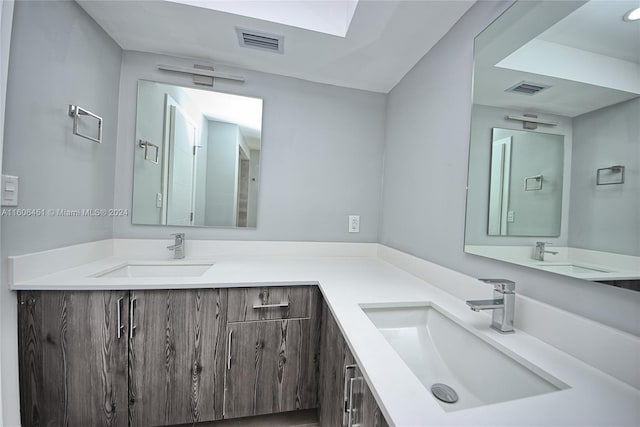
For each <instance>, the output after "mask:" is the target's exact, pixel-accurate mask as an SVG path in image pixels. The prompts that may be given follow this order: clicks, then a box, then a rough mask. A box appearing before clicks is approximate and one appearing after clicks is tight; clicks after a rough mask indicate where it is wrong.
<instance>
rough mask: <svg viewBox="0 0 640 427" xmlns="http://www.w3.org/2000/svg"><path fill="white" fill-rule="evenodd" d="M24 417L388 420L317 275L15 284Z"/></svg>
mask: <svg viewBox="0 0 640 427" xmlns="http://www.w3.org/2000/svg"><path fill="white" fill-rule="evenodd" d="M18 302H19V314H18V317H19V322H18V327H19V334H18V344H19V364H20V400H21V417H22V425H23V426H25V427H31V426H43V425H51V426H56V425H61V426H62V425H64V426H98V425H101V426H113V427H125V426H139V427H148V426H162V425H176V424H193V423H196V422H201V421H214V420H220V419H222V418H237V417H246V416H253V415H262V414H272V413H277V412H287V411H293V410H303V409H312V408H318V407H319V408H320V411H319V412H320V425H321V426H322V427H339V426H345V427H347V426H348V427H352V426H355V425H360V426H362V427H376V426H386V425H387V424H386V422H385V421H384V417H383V416H382V414H381V412H380V409H379V408H378V406H377V404H376V401H375V398H374V397H373V395H372V394H371V391H370V390H369V389H368V387H367V384H366V382H365V381H364V378H362V376H361V375H360V373H359V369H358V367H357V365H356V363H355V359H354V357H353V355H352V354H351V352H350V351H349V348H348V345H347V343H346V341H345V340H344V338H343V336H342V334H341V332H340V329H339V327H338V324H337V323H336V322H335V320H334V319H333V316H332V315H331V312H330V311H329V308H328V306H327V305H326V304H324V303H323V302H322V297H321V294H320V291H319V289H318V288H317V287H316V286H296V287H265V288H233V289H185V290H149V291H146V290H145V291H23V292H20V293H19V296H18Z"/></svg>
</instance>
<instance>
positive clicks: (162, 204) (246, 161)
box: [132, 80, 262, 227]
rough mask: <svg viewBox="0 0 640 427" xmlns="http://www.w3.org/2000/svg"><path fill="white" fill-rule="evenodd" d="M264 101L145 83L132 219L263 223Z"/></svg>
mask: <svg viewBox="0 0 640 427" xmlns="http://www.w3.org/2000/svg"><path fill="white" fill-rule="evenodd" d="M261 134H262V99H259V98H250V97H246V96H239V95H231V94H227V93H221V92H213V91H209V90H201V89H194V88H188V87H181V86H175V85H169V84H164V83H157V82H152V81H146V80H140V81H138V104H137V113H136V139H135V144H134V147H135V148H134V149H135V157H134V159H135V160H134V180H133V208H132V223H133V224H142V225H178V226H201V227H208V226H211V227H256V220H257V212H258V206H257V201H258V184H259V175H260V154H261Z"/></svg>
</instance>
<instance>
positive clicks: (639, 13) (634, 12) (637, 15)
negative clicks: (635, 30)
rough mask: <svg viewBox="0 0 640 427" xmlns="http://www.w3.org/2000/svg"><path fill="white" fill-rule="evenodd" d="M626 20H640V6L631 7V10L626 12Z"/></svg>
mask: <svg viewBox="0 0 640 427" xmlns="http://www.w3.org/2000/svg"><path fill="white" fill-rule="evenodd" d="M622 19H624V20H625V21H638V20H640V7H636V8H635V9H631V10H630V11H629V12H627V13H625V14H624V18H622Z"/></svg>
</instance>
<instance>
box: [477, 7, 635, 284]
mask: <svg viewBox="0 0 640 427" xmlns="http://www.w3.org/2000/svg"><path fill="white" fill-rule="evenodd" d="M637 6H638V2H637V0H634V1H615V2H608V1H597V0H592V1H581V2H551V1H518V2H516V3H515V4H514V5H513V6H512V7H510V8H509V9H508V10H507V11H506V12H505V13H504V14H503V15H502V16H500V17H499V18H498V19H497V20H496V21H494V22H493V23H492V24H491V25H490V26H489V27H487V28H486V29H485V30H484V31H483V32H482V33H481V34H480V35H479V36H478V37H477V38H476V41H475V46H474V49H475V56H474V88H473V91H474V92H473V109H472V120H471V141H470V146H469V147H470V149H469V175H468V193H467V215H466V230H465V252H467V253H472V254H475V255H480V256H484V257H489V258H494V259H498V260H501V261H506V262H510V263H514V264H519V265H524V266H527V267H531V268H536V269H539V270H544V271H548V272H553V273H557V274H564V275H568V276H572V277H576V278H582V279H586V280H591V281H598V282H602V283H607V284H612V285H616V286H622V287H627V288H630V289H635V290H640V173H639V170H640V127H639V126H638V120H639V119H640V23H638V22H627V21H624V20H623V16H624V15H625V13H627V12H628V11H629V10H631V9H633V8H635V7H637ZM525 115H526V116H528V117H530V118H531V119H532V120H530V121H527V120H526V118H525V120H517V119H516V120H514V116H519V117H520V118H524V116H525ZM532 116H533V117H532ZM536 121H540V122H542V123H535V122H536ZM517 135H527V136H532V137H535V138H539V139H540V140H545V139H547V138H549V139H550V140H554V139H555V140H556V142H555V143H550V144H549V145H550V146H554V147H555V148H553V149H551V151H547V150H546V148H545V149H543V148H542V145H539V146H538V149H537V150H533V151H530V152H529V153H528V154H527V159H526V164H527V165H528V166H531V168H530V169H529V170H527V171H526V172H523V173H521V174H518V175H517V177H516V175H515V174H514V171H513V168H514V153H515V148H514V147H516V143H515V142H514V141H515V140H516V139H517V138H518V136H517ZM534 164H535V165H534ZM507 177H508V178H509V179H507ZM603 184H606V185H603ZM525 186H526V187H527V188H526V189H528V190H530V191H525V190H526V189H525ZM540 187H541V188H540ZM550 187H553V196H552V197H550V198H549V199H547V198H544V197H540V199H535V197H536V196H542V195H543V192H544V191H545V190H546V189H551V188H550ZM514 188H518V189H519V190H521V194H520V195H525V196H532V198H531V199H530V200H529V202H530V203H527V204H526V205H525V207H524V208H522V207H517V208H516V207H515V206H514V203H515V200H513V196H512V195H511V193H510V191H511V190H513V189H514ZM537 188H540V189H539V190H536V189H537ZM550 196H551V195H550ZM507 199H508V200H507ZM551 199H553V202H550V200H551ZM547 202H549V205H546V203H547ZM542 243H544V244H542ZM548 245H552V246H548ZM536 247H537V249H536ZM541 251H542V252H541Z"/></svg>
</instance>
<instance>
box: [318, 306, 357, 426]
mask: <svg viewBox="0 0 640 427" xmlns="http://www.w3.org/2000/svg"><path fill="white" fill-rule="evenodd" d="M353 363H355V358H354V357H353V355H352V354H351V351H349V347H348V346H347V343H346V341H345V340H344V338H343V337H342V332H341V331H340V328H339V327H338V324H337V323H336V321H335V319H334V318H333V316H332V315H331V311H330V310H329V307H328V306H327V304H326V303H325V302H324V301H323V303H322V328H321V341H320V380H319V391H318V393H319V399H320V425H321V426H323V427H339V426H342V425H343V423H344V420H345V413H344V409H345V408H344V404H345V379H346V378H345V376H346V373H345V367H346V366H347V365H351V364H353ZM350 376H353V375H350Z"/></svg>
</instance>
